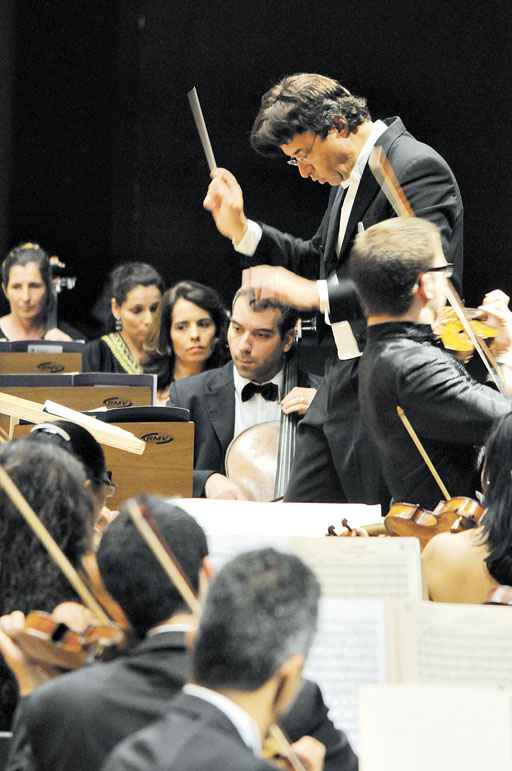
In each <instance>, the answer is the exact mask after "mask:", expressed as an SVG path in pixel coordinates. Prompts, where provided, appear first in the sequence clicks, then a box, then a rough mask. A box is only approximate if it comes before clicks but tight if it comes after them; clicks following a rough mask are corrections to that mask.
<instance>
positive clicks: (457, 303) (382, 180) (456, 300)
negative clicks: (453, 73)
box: [368, 145, 503, 393]
mask: <svg viewBox="0 0 512 771" xmlns="http://www.w3.org/2000/svg"><path fill="white" fill-rule="evenodd" d="M368 165H369V167H370V170H371V172H372V174H373V176H374V177H375V179H376V180H377V182H378V184H379V185H380V187H381V189H382V192H383V193H384V195H385V196H386V198H387V199H388V201H389V203H390V204H391V206H392V208H393V210H394V212H395V214H396V215H397V216H398V217H415V216H416V215H415V213H414V209H413V208H412V206H411V204H410V202H409V200H408V198H407V196H406V195H405V193H404V191H403V189H402V187H401V185H400V182H399V181H398V179H397V177H396V174H395V171H394V169H393V167H392V165H391V163H390V162H389V160H388V158H387V157H386V154H385V152H384V150H383V148H382V147H379V146H378V145H377V146H375V147H374V148H373V150H372V152H371V155H370V158H369V159H368ZM446 285H447V293H446V294H447V300H448V302H449V304H450V305H451V307H452V308H453V310H454V312H455V315H456V316H457V318H458V320H459V322H460V324H461V326H462V329H463V330H464V332H465V333H466V334H467V336H468V338H469V339H470V341H471V343H472V344H473V346H474V348H475V351H476V352H477V353H478V355H479V356H480V358H481V360H482V362H483V364H484V366H485V368H486V370H487V372H488V373H489V376H490V377H491V379H492V381H493V382H494V384H495V386H496V388H497V389H498V391H501V392H502V393H503V381H502V378H501V375H500V373H499V371H498V368H497V363H496V359H495V358H494V356H493V354H492V352H491V351H490V349H489V346H488V345H487V343H486V342H485V341H484V340H482V339H481V338H479V337H477V335H475V333H474V332H473V329H472V328H471V324H470V323H469V322H468V320H467V319H466V317H465V315H464V306H463V304H462V300H461V298H460V297H459V294H458V292H457V290H456V289H455V286H454V285H453V282H452V281H450V279H446Z"/></svg>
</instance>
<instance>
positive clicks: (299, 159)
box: [286, 134, 318, 166]
mask: <svg viewBox="0 0 512 771" xmlns="http://www.w3.org/2000/svg"><path fill="white" fill-rule="evenodd" d="M317 136H318V134H315V137H314V139H313V141H312V142H311V145H310V146H309V147H308V149H307V150H306V151H303V150H301V151H300V152H301V153H302V155H298V156H292V157H291V158H288V160H287V161H286V163H287V164H288V166H300V164H301V163H307V162H308V158H309V156H310V155H311V153H312V152H313V147H314V146H315V142H316V138H317Z"/></svg>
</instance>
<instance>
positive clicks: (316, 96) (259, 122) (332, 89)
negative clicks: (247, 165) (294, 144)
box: [251, 72, 371, 157]
mask: <svg viewBox="0 0 512 771" xmlns="http://www.w3.org/2000/svg"><path fill="white" fill-rule="evenodd" d="M340 117H341V118H342V119H343V121H344V123H345V125H346V127H347V129H348V131H349V132H350V133H353V132H355V131H357V128H358V126H360V125H361V123H364V122H365V121H367V120H370V119H371V116H370V113H369V111H368V108H367V106H366V99H364V98H363V97H362V96H354V95H353V94H351V93H350V92H349V91H348V90H347V89H346V88H345V87H344V86H342V85H341V83H339V81H337V80H334V79H333V78H328V77H326V76H325V75H316V74H313V73H307V72H306V73H304V72H303V73H299V74H296V75H287V76H286V77H284V78H283V79H282V80H280V81H279V83H277V84H276V85H275V86H273V87H272V88H271V89H269V91H267V92H266V93H265V94H263V96H262V98H261V105H260V109H259V112H258V114H257V116H256V119H255V121H254V124H253V127H252V130H251V146H252V147H253V149H254V150H256V152H257V153H260V155H266V156H271V157H272V156H274V157H276V156H281V155H282V153H281V151H280V149H279V148H280V146H281V145H285V144H288V142H289V141H290V140H291V139H292V138H293V137H294V136H295V134H302V133H304V132H305V131H312V132H313V133H314V134H318V135H319V136H321V137H322V138H324V139H325V137H326V136H327V134H328V133H329V131H330V130H331V129H332V128H334V127H335V126H336V119H337V118H338V119H339V118H340Z"/></svg>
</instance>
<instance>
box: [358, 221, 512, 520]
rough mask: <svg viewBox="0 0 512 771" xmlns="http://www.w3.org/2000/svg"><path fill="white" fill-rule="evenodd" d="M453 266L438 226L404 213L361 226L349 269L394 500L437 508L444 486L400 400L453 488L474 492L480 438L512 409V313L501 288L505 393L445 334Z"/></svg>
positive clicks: (366, 411)
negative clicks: (418, 447) (460, 358)
mask: <svg viewBox="0 0 512 771" xmlns="http://www.w3.org/2000/svg"><path fill="white" fill-rule="evenodd" d="M452 269H453V266H452V265H451V264H450V263H448V262H447V261H446V259H445V256H444V254H443V250H442V246H441V239H440V236H439V232H438V230H437V228H436V226H435V225H433V224H432V223H429V222H427V221H425V220H421V219H419V218H397V219H394V220H388V221H385V222H381V223H378V224H377V225H374V226H373V227H371V228H369V229H368V230H367V231H365V232H364V233H360V234H359V235H358V236H357V238H356V242H355V245H354V248H353V250H352V255H351V261H350V271H351V275H352V278H353V280H354V282H355V284H356V287H357V290H358V292H359V295H360V298H361V301H362V303H363V305H364V307H365V310H366V314H367V321H368V341H367V344H366V348H365V350H364V352H363V355H362V357H361V364H360V369H359V402H360V408H361V410H362V414H363V419H364V421H365V423H366V425H367V427H368V430H369V433H370V436H371V437H372V439H373V441H374V442H375V444H376V445H377V448H378V450H379V454H380V458H381V462H382V466H383V471H384V475H385V478H386V482H387V484H388V486H389V489H390V492H391V495H392V497H393V499H394V500H398V501H410V502H412V503H419V504H420V505H421V506H422V507H424V508H427V509H432V508H434V507H435V505H436V504H437V503H438V501H439V490H438V488H437V485H436V483H435V481H434V480H433V478H432V476H431V474H430V472H429V470H428V469H427V468H426V466H425V464H424V463H423V461H422V459H421V457H420V456H419V455H418V453H417V452H416V451H415V449H414V447H413V446H412V444H411V440H410V438H409V436H408V434H407V432H406V431H405V429H404V427H403V425H402V423H401V421H400V419H399V417H398V415H397V412H396V407H397V405H399V406H401V407H402V408H403V409H404V411H405V413H406V415H407V416H408V418H409V420H410V422H411V424H412V425H413V426H414V429H415V431H416V432H417V434H418V435H419V438H420V440H421V442H422V443H423V445H424V446H425V448H426V450H427V453H428V455H429V456H430V458H431V460H432V462H433V464H434V466H435V467H436V468H437V470H438V472H439V474H440V476H441V478H442V479H443V481H444V482H445V484H446V487H447V488H448V490H449V491H450V495H452V496H453V495H457V496H458V495H466V496H468V497H474V492H475V489H477V488H478V486H479V482H478V476H477V474H476V455H477V450H476V447H477V446H479V445H480V446H481V445H483V444H484V442H485V439H486V437H487V434H488V433H489V431H490V430H491V427H492V425H493V422H494V421H495V420H496V419H497V418H499V417H501V416H502V415H504V414H506V413H507V412H509V410H510V408H511V402H510V399H509V396H507V395H506V394H510V393H511V392H512V313H511V312H510V310H509V308H508V297H507V296H506V295H505V294H504V293H503V292H501V291H499V290H496V291H494V292H491V293H490V294H488V295H486V297H485V299H484V302H483V304H482V306H481V309H482V313H483V314H484V315H486V316H487V323H488V324H491V325H495V326H497V327H498V334H497V338H496V344H497V345H499V347H500V358H499V362H500V364H499V366H500V373H501V379H502V381H503V390H504V393H503V394H502V393H499V392H497V391H496V390H495V389H494V388H492V387H490V386H489V385H486V384H481V383H477V382H476V381H475V380H474V379H473V378H472V377H471V376H470V375H469V374H468V373H467V372H466V371H465V369H464V368H463V367H462V365H461V364H460V363H459V362H457V361H456V360H455V359H454V358H453V356H452V355H451V354H449V353H447V352H446V351H444V350H443V349H442V348H441V347H439V346H438V345H437V343H436V339H435V337H434V335H433V332H432V323H433V322H434V321H435V320H436V317H437V315H438V313H439V312H440V310H441V309H442V308H443V307H444V305H445V302H446V294H447V290H446V278H447V277H449V275H450V274H451V271H452Z"/></svg>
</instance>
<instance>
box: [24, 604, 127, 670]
mask: <svg viewBox="0 0 512 771" xmlns="http://www.w3.org/2000/svg"><path fill="white" fill-rule="evenodd" d="M65 604H68V605H69V604H74V603H65ZM59 607H60V606H59ZM79 607H80V606H79ZM54 613H55V611H54ZM12 638H13V640H14V641H15V642H16V644H17V645H18V647H19V648H20V649H21V650H22V652H23V653H24V655H25V656H27V657H28V658H29V659H32V661H34V662H37V663H39V664H42V665H45V666H49V667H56V668H57V669H62V670H72V669H78V668H79V667H82V666H83V665H84V664H85V663H86V662H87V661H88V660H90V659H91V658H94V659H101V660H108V659H110V658H112V657H113V656H114V655H116V654H117V652H118V651H119V650H120V649H121V648H123V647H124V644H125V637H124V635H123V632H122V630H121V629H120V628H119V627H115V626H112V625H111V624H108V625H106V624H101V623H95V622H94V621H93V622H91V623H90V624H88V625H87V626H85V627H84V628H83V629H82V630H80V631H77V630H75V629H72V628H70V627H69V626H68V625H67V624H66V623H63V622H62V621H59V620H57V619H56V618H55V617H54V615H52V614H50V613H45V612H44V611H41V610H33V611H31V612H30V613H29V614H28V615H27V617H26V619H25V626H24V628H23V629H20V630H18V631H16V632H13V634H12Z"/></svg>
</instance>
